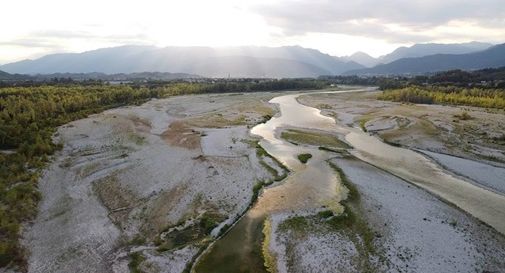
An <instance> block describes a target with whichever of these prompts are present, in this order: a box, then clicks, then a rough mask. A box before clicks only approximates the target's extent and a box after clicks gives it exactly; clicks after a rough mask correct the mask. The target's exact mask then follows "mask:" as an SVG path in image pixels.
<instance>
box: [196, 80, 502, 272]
mask: <svg viewBox="0 0 505 273" xmlns="http://www.w3.org/2000/svg"><path fill="white" fill-rule="evenodd" d="M372 90H375V89H373V88H367V89H354V90H345V91H332V92H321V93H339V92H363V91H372ZM305 94H314V92H311V93H302V94H290V95H284V96H279V97H275V98H273V99H272V100H270V102H271V103H276V104H278V105H279V108H280V113H281V115H280V116H278V117H273V118H272V119H270V120H269V121H268V122H266V123H264V124H259V125H257V126H255V127H254V128H252V129H251V133H252V134H255V135H258V136H260V137H261V138H262V139H261V141H260V144H261V146H262V147H263V148H264V149H265V150H266V151H267V152H268V153H269V154H271V155H272V156H274V157H275V158H276V159H278V160H279V161H280V162H282V163H283V164H284V165H285V166H287V167H288V168H289V169H290V170H291V171H292V172H291V175H290V176H288V177H287V178H286V179H285V181H283V182H282V183H280V184H274V185H273V186H271V187H268V188H266V189H264V191H263V193H262V194H261V196H260V197H259V198H258V200H257V202H256V203H255V205H254V206H253V207H252V208H251V209H250V210H249V211H248V212H247V213H246V215H245V216H244V217H243V218H241V219H240V220H239V222H238V223H237V224H236V225H235V226H234V227H233V228H232V229H231V230H230V232H228V233H227V234H226V235H225V236H224V237H222V238H221V239H219V240H218V241H217V242H215V243H214V244H213V246H212V247H211V248H210V249H209V250H208V251H207V253H205V254H204V256H202V258H201V259H200V261H199V262H198V264H197V265H196V266H195V271H196V272H266V270H265V268H264V265H263V259H262V257H261V241H262V237H263V235H262V224H263V220H264V219H265V217H267V216H268V215H270V214H272V213H275V212H280V211H291V210H294V211H296V210H300V209H312V208H319V207H321V206H323V205H325V204H327V203H328V202H330V201H331V202H339V201H341V200H342V199H343V198H345V197H346V193H345V192H344V190H343V189H342V188H341V185H340V184H339V182H338V180H337V178H336V175H335V173H334V171H333V170H332V169H331V168H330V166H329V165H328V164H327V163H326V162H325V161H326V160H327V159H329V158H331V157H333V156H334V155H332V154H331V153H328V152H324V151H320V150H318V149H317V148H310V147H305V146H297V145H293V144H291V143H289V142H287V141H285V140H283V139H281V138H280V131H281V130H282V129H285V128H304V129H314V130H322V131H328V132H331V133H335V134H339V135H342V136H345V140H346V141H347V142H348V143H349V144H351V145H352V146H353V147H354V149H352V150H351V153H352V154H353V155H354V156H355V157H357V158H358V159H361V160H363V161H365V162H367V163H370V164H372V165H375V166H377V167H379V168H381V169H384V170H386V171H389V172H391V173H393V174H395V175H397V176H399V177H401V178H403V179H405V180H408V181H409V182H412V183H414V184H416V185H418V186H420V187H422V188H425V189H426V190H428V191H430V192H432V193H434V194H435V195H437V196H440V197H442V198H443V199H445V200H448V201H449V202H451V203H453V204H455V205H456V206H458V207H460V208H462V209H463V210H465V211H467V212H469V213H470V214H472V215H474V216H475V217H477V218H479V219H480V220H482V221H484V222H486V223H487V224H489V225H491V226H493V227H494V228H495V229H497V230H498V231H499V232H501V233H502V234H505V197H504V196H502V195H499V194H496V193H493V192H491V191H488V190H485V189H482V188H480V187H478V186H475V185H473V184H471V183H468V182H466V181H464V180H462V179H458V178H456V177H454V176H452V175H450V174H448V173H447V172H446V171H445V170H444V169H443V168H441V167H440V166H438V165H437V164H435V163H434V162H433V161H431V160H429V159H428V158H426V157H425V156H423V155H421V154H419V153H417V152H414V151H412V150H409V149H404V148H398V147H393V146H390V145H388V144H386V143H384V142H382V141H380V140H379V139H377V138H376V137H373V136H370V135H369V134H367V133H365V132H363V131H361V130H360V129H357V128H351V127H348V126H346V125H342V124H338V123H335V120H334V119H333V118H330V117H326V116H323V115H321V113H320V111H319V110H318V109H316V108H312V107H308V106H305V105H302V104H300V103H298V101H297V97H299V96H301V95H305ZM300 153H310V154H312V156H313V157H312V159H310V160H309V162H308V163H307V164H301V163H300V162H299V161H298V159H297V155H298V154H300ZM455 189H457V190H455Z"/></svg>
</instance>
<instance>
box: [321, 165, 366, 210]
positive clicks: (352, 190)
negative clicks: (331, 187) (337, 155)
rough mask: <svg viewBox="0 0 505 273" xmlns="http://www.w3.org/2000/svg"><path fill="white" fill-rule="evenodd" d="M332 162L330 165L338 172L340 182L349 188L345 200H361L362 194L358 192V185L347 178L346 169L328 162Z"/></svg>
mask: <svg viewBox="0 0 505 273" xmlns="http://www.w3.org/2000/svg"><path fill="white" fill-rule="evenodd" d="M328 163H329V164H330V167H331V168H332V169H333V170H335V172H337V174H338V176H339V178H340V182H342V184H343V185H344V186H345V187H346V188H347V189H348V190H349V193H348V194H347V199H346V200H345V201H346V202H354V201H359V199H360V195H359V192H358V189H357V188H356V186H355V185H354V184H353V183H352V182H351V181H350V180H349V178H347V175H345V173H344V171H343V170H342V169H341V168H340V167H339V166H337V165H335V164H333V163H331V162H328Z"/></svg>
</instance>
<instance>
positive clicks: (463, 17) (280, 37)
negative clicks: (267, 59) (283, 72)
mask: <svg viewBox="0 0 505 273" xmlns="http://www.w3.org/2000/svg"><path fill="white" fill-rule="evenodd" d="M0 26H1V27H0V64H5V63H8V62H13V61H18V60H23V59H33V58H37V57H40V56H43V55H46V54H51V53H61V52H83V51H87V50H92V49H97V48H102V47H112V46H119V45H127V44H128V45H131V44H134V45H155V46H160V47H164V46H211V47H224V46H241V45H256V46H284V45H300V46H303V47H309V48H315V49H318V50H320V51H322V52H324V53H328V54H331V55H335V56H344V55H350V54H352V53H354V52H356V51H363V52H366V53H368V54H370V55H372V56H374V57H378V56H380V55H384V54H387V53H389V52H391V51H393V50H394V49H395V48H397V47H399V46H409V45H412V44H414V43H428V42H437V43H459V42H469V41H481V42H491V43H505V3H504V0H380V1H379V0H345V1H342V0H332V1H330V0H207V1H205V0H179V1H175V0H143V1H133V0H44V1H40V0H15V1H14V0H5V1H3V3H2V4H1V10H0Z"/></svg>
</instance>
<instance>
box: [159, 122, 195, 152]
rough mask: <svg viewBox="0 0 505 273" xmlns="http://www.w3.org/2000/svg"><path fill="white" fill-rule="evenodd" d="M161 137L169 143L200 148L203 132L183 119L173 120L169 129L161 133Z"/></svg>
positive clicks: (188, 147) (189, 147)
mask: <svg viewBox="0 0 505 273" xmlns="http://www.w3.org/2000/svg"><path fill="white" fill-rule="evenodd" d="M161 138H162V139H163V140H165V141H166V142H167V143H168V144H169V145H173V146H178V147H183V148H187V149H200V138H201V134H200V133H199V132H197V131H195V130H194V129H191V127H189V126H188V125H187V124H186V123H184V122H182V121H174V122H172V123H171V124H170V126H168V129H167V130H166V131H165V132H163V134H161Z"/></svg>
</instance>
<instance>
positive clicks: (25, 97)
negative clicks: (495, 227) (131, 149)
mask: <svg viewBox="0 0 505 273" xmlns="http://www.w3.org/2000/svg"><path fill="white" fill-rule="evenodd" d="M322 87H324V83H323V82H321V81H317V80H266V81H245V82H229V81H220V82H218V83H184V82H182V83H181V82H171V83H166V82H165V83H163V82H155V83H147V84H144V85H116V86H111V85H107V84H99V83H93V84H82V85H77V84H57V85H52V86H50V85H44V84H35V86H30V85H29V84H28V86H27V87H6V88H0V267H5V266H8V265H9V266H12V267H16V266H18V267H19V266H23V264H24V262H25V260H24V259H25V258H24V251H23V249H21V247H20V246H19V244H18V240H19V232H20V227H21V224H22V223H23V222H25V221H29V220H31V219H33V217H34V216H35V215H36V213H37V204H38V201H39V200H40V194H39V192H38V190H37V181H38V179H39V176H40V172H41V170H42V169H43V167H44V166H45V164H46V163H47V162H48V161H49V158H50V156H51V155H52V154H54V152H55V151H57V150H58V149H60V148H61V147H62V144H56V143H53V142H52V135H53V134H54V133H55V132H56V128H57V127H58V126H60V125H63V124H65V123H68V122H70V121H73V120H77V119H81V118H84V117H86V116H88V115H90V114H93V113H98V112H101V111H103V110H106V109H110V108H114V107H119V106H123V105H131V104H141V103H143V102H145V101H147V100H149V99H151V98H163V97H168V96H173V95H181V94H199V93H217V92H252V91H260V90H261V91H268V90H286V89H314V88H316V89H317V88H322ZM266 118H267V117H265V119H266ZM132 137H134V139H133V140H134V141H135V142H136V143H137V144H139V145H140V144H142V143H143V141H144V140H143V139H141V138H135V136H132Z"/></svg>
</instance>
